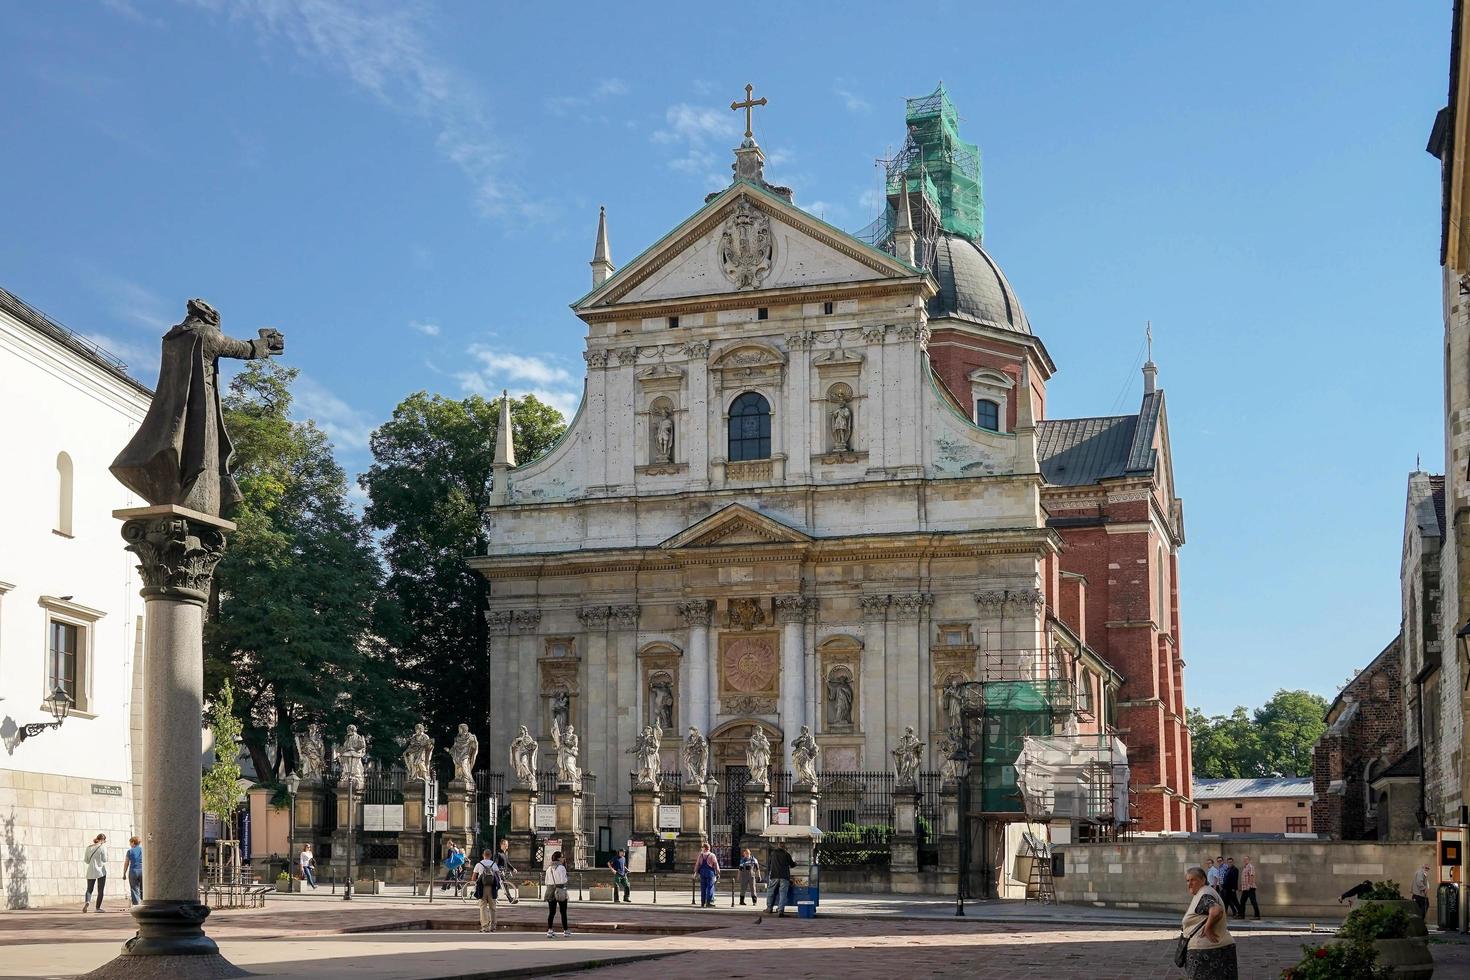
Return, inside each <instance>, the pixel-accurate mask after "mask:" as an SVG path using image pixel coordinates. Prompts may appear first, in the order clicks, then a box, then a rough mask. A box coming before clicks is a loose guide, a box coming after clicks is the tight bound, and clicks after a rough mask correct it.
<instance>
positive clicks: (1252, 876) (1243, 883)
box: [1235, 854, 1261, 922]
mask: <svg viewBox="0 0 1470 980" xmlns="http://www.w3.org/2000/svg"><path fill="white" fill-rule="evenodd" d="M1246 902H1250V903H1251V908H1253V909H1255V912H1256V921H1257V922H1260V921H1261V906H1260V903H1259V902H1257V901H1256V866H1255V865H1254V864H1251V856H1250V855H1249V854H1247V855H1246V856H1245V864H1243V865H1241V867H1240V897H1239V898H1237V899H1236V900H1235V904H1236V905H1237V906H1239V908H1240V917H1241V918H1242V919H1244V918H1245V903H1246Z"/></svg>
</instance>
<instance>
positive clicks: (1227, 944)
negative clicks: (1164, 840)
mask: <svg viewBox="0 0 1470 980" xmlns="http://www.w3.org/2000/svg"><path fill="white" fill-rule="evenodd" d="M1184 884H1185V887H1186V888H1188V889H1189V894H1190V895H1191V896H1192V897H1191V898H1190V900H1189V905H1188V906H1187V907H1186V908H1185V910H1184V922H1183V924H1182V925H1181V926H1180V929H1181V930H1182V931H1183V934H1184V935H1185V936H1186V937H1188V938H1189V947H1188V951H1187V953H1186V954H1185V955H1186V956H1187V959H1186V960H1185V963H1184V975H1185V976H1186V977H1189V978H1190V980H1238V978H1239V977H1240V972H1239V970H1238V968H1237V967H1236V963H1235V940H1234V939H1233V938H1232V937H1231V935H1230V930H1229V929H1227V928H1225V903H1224V901H1223V900H1221V898H1220V893H1219V892H1217V891H1215V889H1213V888H1211V887H1210V886H1209V885H1208V884H1207V883H1206V881H1205V872H1204V869H1203V868H1190V869H1189V870H1188V871H1186V872H1185V873H1184Z"/></svg>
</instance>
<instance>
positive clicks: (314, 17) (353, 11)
mask: <svg viewBox="0 0 1470 980" xmlns="http://www.w3.org/2000/svg"><path fill="white" fill-rule="evenodd" d="M194 2H195V3H196V4H198V5H199V6H202V7H205V8H207V9H209V10H212V11H214V12H216V13H217V14H220V15H223V16H227V17H229V18H230V19H231V20H233V21H237V22H245V23H248V24H250V25H251V26H253V27H254V28H255V29H256V31H257V32H258V33H259V35H260V37H261V40H262V42H268V41H276V42H285V43H287V44H289V45H290V46H291V47H292V48H293V49H294V50H295V51H296V53H297V54H298V55H299V56H301V57H302V58H304V59H307V60H310V61H313V62H316V63H318V64H320V65H322V66H323V67H325V68H327V69H328V70H330V71H332V72H334V73H336V74H338V75H341V76H343V77H345V78H347V79H348V80H349V81H351V82H352V83H353V84H354V85H356V86H357V87H358V88H360V89H362V90H363V91H365V92H367V93H369V94H370V95H372V96H373V97H374V98H376V99H377V100H378V101H379V102H381V103H382V104H383V105H385V106H387V107H388V108H390V109H392V110H394V111H396V112H401V113H405V114H408V115H412V116H414V117H417V118H420V119H423V120H425V121H427V122H428V123H429V124H430V125H432V126H433V127H434V128H435V130H436V132H437V135H436V137H435V143H436V145H437V147H438V149H439V152H440V153H441V154H443V156H444V158H445V159H446V160H448V161H449V162H451V163H452V164H454V165H455V166H456V167H458V168H459V170H460V171H461V172H462V173H463V174H464V175H465V177H466V178H468V180H469V181H470V183H471V185H472V187H473V196H474V200H475V203H476V205H477V206H478V208H479V210H480V211H481V212H482V213H483V214H485V215H487V216H490V217H499V216H502V215H506V214H520V215H537V214H541V213H543V212H544V210H545V205H543V204H540V203H538V202H534V201H531V200H529V199H528V198H527V197H526V195H525V193H524V192H523V191H522V190H521V189H520V188H519V187H518V186H516V185H515V184H514V182H512V181H511V180H509V179H508V178H507V177H506V176H505V175H504V173H503V172H502V167H501V165H502V163H503V161H504V160H505V158H506V156H507V154H506V152H505V150H504V149H503V147H502V145H501V142H500V140H499V139H498V138H497V137H496V136H495V135H494V133H493V132H492V129H491V126H490V122H489V119H488V116H487V114H486V112H485V110H484V107H483V105H482V100H481V97H480V95H479V93H478V92H477V91H476V90H475V88H474V87H473V86H472V85H471V84H470V83H469V82H467V81H466V80H465V79H464V78H462V77H461V76H460V75H459V74H457V73H456V72H455V71H454V70H453V69H452V68H451V67H449V66H448V65H447V64H446V63H445V61H444V58H443V55H442V54H441V53H440V52H438V51H436V50H435V49H434V47H433V45H432V43H431V41H430V39H429V34H430V28H431V26H432V25H431V11H430V9H429V8H428V7H426V6H425V5H423V4H421V3H418V2H387V0H365V2H348V0H228V2H226V0H194Z"/></svg>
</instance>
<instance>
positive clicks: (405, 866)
mask: <svg viewBox="0 0 1470 980" xmlns="http://www.w3.org/2000/svg"><path fill="white" fill-rule="evenodd" d="M426 794H427V790H426V789H425V787H424V781H423V780H421V779H415V780H413V781H411V782H405V783H404V784H403V830H402V831H400V832H399V834H398V859H397V860H396V861H394V862H393V866H392V867H391V868H390V869H389V874H390V875H391V877H390V878H389V879H388V880H389V881H390V882H409V881H412V880H413V878H414V876H415V875H421V874H424V873H425V869H424V856H425V854H426V853H427V851H428V847H429V841H428V835H429V823H428V821H427V820H426V819H425V817H424V797H425V795H426Z"/></svg>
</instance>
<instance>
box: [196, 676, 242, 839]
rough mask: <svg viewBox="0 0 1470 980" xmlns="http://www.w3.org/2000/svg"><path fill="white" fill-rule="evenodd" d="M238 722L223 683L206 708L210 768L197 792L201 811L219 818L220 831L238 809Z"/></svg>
mask: <svg viewBox="0 0 1470 980" xmlns="http://www.w3.org/2000/svg"><path fill="white" fill-rule="evenodd" d="M240 728H241V725H240V719H238V718H236V717H235V692H234V691H233V690H232V689H231V687H230V682H229V681H228V680H226V681H225V682H224V685H223V686H222V687H221V688H220V691H219V694H218V695H217V696H216V697H215V699H214V703H213V704H211V705H210V706H209V729H210V731H211V732H212V733H213V734H214V764H213V765H211V766H210V767H209V768H208V769H206V770H204V778H203V779H202V780H201V782H200V792H201V795H202V797H203V800H204V811H205V812H206V813H212V814H214V815H215V816H216V817H219V822H220V825H221V827H227V826H229V822H230V817H231V815H233V814H234V812H235V810H236V808H237V807H239V805H240V785H239V784H240V746H239V738H240Z"/></svg>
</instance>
